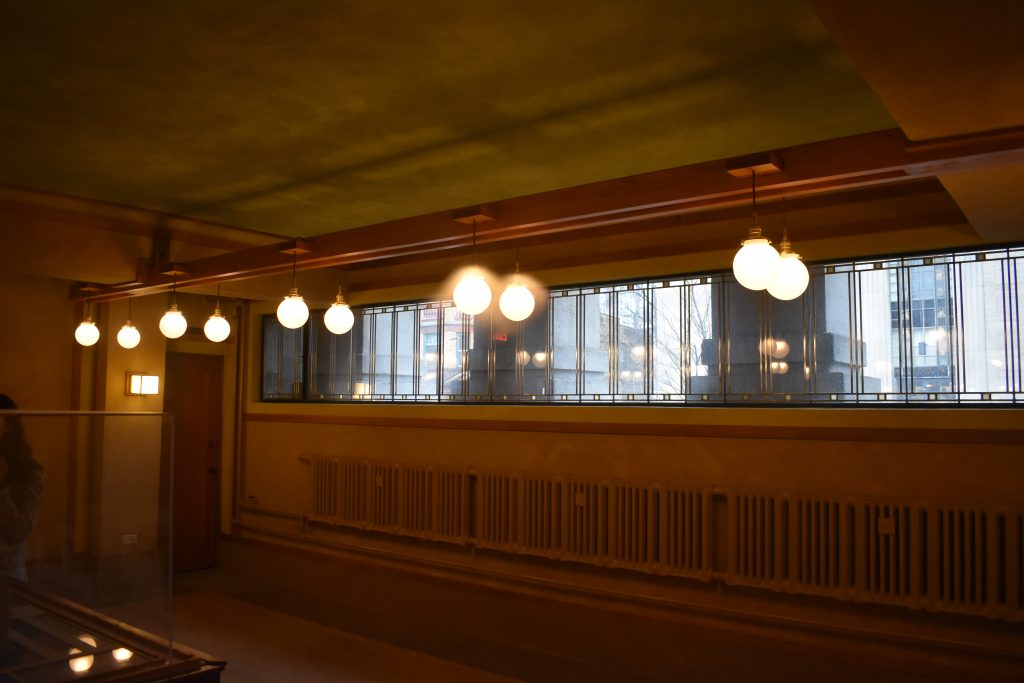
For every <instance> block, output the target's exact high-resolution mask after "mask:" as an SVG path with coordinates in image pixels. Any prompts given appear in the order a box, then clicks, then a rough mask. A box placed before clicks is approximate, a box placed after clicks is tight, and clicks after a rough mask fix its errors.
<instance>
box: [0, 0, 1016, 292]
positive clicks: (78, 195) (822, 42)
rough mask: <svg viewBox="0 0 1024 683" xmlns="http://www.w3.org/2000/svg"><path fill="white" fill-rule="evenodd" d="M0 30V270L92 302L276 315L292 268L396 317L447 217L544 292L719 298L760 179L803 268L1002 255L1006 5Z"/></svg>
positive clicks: (428, 270) (358, 9)
mask: <svg viewBox="0 0 1024 683" xmlns="http://www.w3.org/2000/svg"><path fill="white" fill-rule="evenodd" d="M5 10H6V12H5V17H4V22H3V23H2V24H0V88H2V92H4V103H3V106H2V107H0V145H2V146H3V149H4V154H3V155H0V270H2V271H5V272H15V273H22V274H30V275H42V276H45V277H59V278H64V279H69V280H78V281H82V282H91V283H100V284H102V285H104V286H106V287H108V289H109V291H108V293H109V294H110V296H111V297H112V298H113V297H115V296H126V295H129V294H130V295H140V294H146V293H154V292H158V291H162V289H166V288H168V287H170V286H171V284H172V278H171V277H170V276H168V275H167V274H166V273H167V269H168V266H169V264H170V263H175V264H180V263H184V264H185V266H186V271H184V272H187V273H190V275H187V276H184V278H183V280H184V281H183V282H181V283H179V284H180V285H181V286H182V287H184V288H190V287H191V288H192V290H193V291H205V290H204V287H205V288H206V289H210V288H211V287H213V286H214V283H218V282H223V283H224V285H225V292H231V293H233V295H235V296H238V297H242V298H250V299H258V298H268V297H269V298H276V297H278V296H280V290H281V288H282V287H283V286H285V284H286V282H285V281H286V280H287V279H288V277H289V273H288V272H286V271H290V270H291V265H292V260H291V257H290V256H287V255H286V254H282V253H281V247H282V246H284V245H282V242H284V241H285V240H287V239H289V238H291V237H306V238H310V237H312V238H315V239H314V240H312V241H311V244H312V245H313V247H312V248H313V250H314V251H313V253H312V254H311V255H307V256H311V257H312V258H310V260H309V262H308V263H306V264H305V266H304V265H303V264H302V263H301V259H300V264H299V269H300V270H302V269H303V267H307V268H309V269H310V270H311V271H312V272H308V273H305V276H306V280H305V284H304V286H309V285H311V284H312V285H315V289H316V290H317V291H319V290H323V291H322V292H320V294H323V295H324V296H328V295H330V294H331V293H332V292H333V291H334V289H335V288H336V286H337V283H338V281H339V279H341V280H342V281H344V282H346V283H347V284H348V285H349V286H350V287H351V288H352V289H353V291H355V292H356V294H357V296H360V294H359V292H360V291H361V292H363V294H362V296H365V300H366V301H374V300H397V299H396V297H398V298H399V299H400V298H415V297H420V296H423V295H424V291H425V289H424V288H425V287H428V286H429V287H435V286H437V283H438V282H440V280H441V278H442V277H443V276H444V274H445V273H447V272H449V271H450V270H451V269H452V268H453V267H456V266H458V264H459V263H460V262H461V261H460V259H461V260H464V259H465V258H466V256H467V254H468V253H469V251H468V250H469V246H468V245H469V242H468V239H469V238H468V237H467V234H466V231H467V229H468V226H466V225H460V224H459V223H455V222H453V221H452V218H453V210H455V209H459V208H460V207H473V209H474V211H477V212H480V211H483V210H484V208H487V207H489V208H491V209H493V210H494V213H492V214H491V215H492V216H497V218H496V219H495V220H494V221H492V222H490V223H485V224H484V227H482V229H481V243H482V245H483V246H481V259H482V260H484V261H486V260H487V259H490V260H491V261H492V262H493V263H491V264H490V265H491V266H493V267H498V268H511V267H512V266H511V265H510V264H512V263H513V262H514V259H515V256H516V254H517V253H518V251H519V248H520V247H521V248H522V251H523V255H524V258H528V259H529V262H530V263H531V266H532V269H533V270H534V271H535V272H537V273H538V276H539V277H543V278H546V281H548V282H549V283H554V282H567V281H585V280H588V279H595V278H597V279H600V278H606V277H612V276H615V277H639V276H643V275H657V274H664V273H667V272H696V271H697V270H701V269H722V268H727V267H728V263H729V260H730V258H731V253H732V250H733V249H734V245H735V244H736V241H737V240H738V239H739V236H741V235H742V234H744V232H745V230H746V227H747V223H748V216H749V207H748V201H749V194H748V192H749V184H747V181H745V180H736V179H732V178H730V177H729V176H728V175H727V174H725V173H724V170H725V161H724V160H727V159H729V158H730V157H736V156H738V155H745V154H749V153H752V152H756V151H761V150H778V151H779V153H780V154H781V155H782V158H783V161H784V162H785V163H784V164H783V170H782V172H781V173H779V174H777V175H775V176H772V177H771V178H772V180H768V179H766V180H765V184H764V185H762V187H764V188H765V192H764V193H763V195H762V198H763V199H765V200H766V203H765V206H764V211H763V213H762V215H763V216H764V217H765V228H766V229H767V230H769V232H771V231H775V232H779V231H780V230H781V225H780V224H782V223H784V221H785V220H786V215H787V212H788V213H789V225H790V226H792V227H793V232H794V236H795V237H799V239H800V242H801V244H800V246H799V248H800V250H801V252H802V253H803V254H804V255H805V256H806V257H808V258H809V259H811V260H814V259H831V258H836V257H842V256H854V255H870V254H878V253H892V252H895V251H913V250H920V249H932V248H936V249H938V248H947V247H952V246H967V245H972V244H979V243H988V244H993V243H1002V242H1012V241H1020V240H1022V239H1024V202H1021V201H1020V200H1019V199H1018V194H1019V190H1018V189H1019V188H1020V187H1021V186H1022V183H1024V48H1022V46H1024V3H1020V2H1019V0H990V1H989V2H987V3H986V4H985V11H984V12H979V11H978V10H977V8H976V7H975V6H974V5H973V4H970V3H935V2H933V1H932V0H907V1H906V2H901V3H875V4H871V3H868V4H866V5H865V4H864V3H863V2H861V1H860V0H810V2H798V1H789V0H765V1H763V2H759V3H752V2H749V1H741V0H718V1H716V2H711V1H702V2H697V1H687V2H680V1H679V0H632V1H630V2H625V1H623V0H619V1H617V2H600V1H597V0H589V1H588V0H559V2H550V1H546V2H538V1H536V0H518V1H512V0H488V1H487V2H479V1H476V2H470V1H468V0H447V1H439V2H435V3H424V2H420V1H419V0H391V1H387V0H380V1H375V2H370V1H369V0H361V1H359V2H355V1H348V2H342V1H337V0H335V1H332V2H327V1H324V2H312V1H301V0H300V1H298V2H291V3H272V2H259V1H256V0H249V1H248V2H241V1H240V0H218V1H217V2H213V3H211V2H199V1H198V0H178V2H175V3H138V2H129V1H127V0H90V2H89V3H82V2H79V1H77V0H54V1H51V2H46V3H17V4H14V5H12V6H11V7H8V8H5ZM894 128H898V130H895V131H890V130H889V129H894ZM996 129H1004V130H996ZM1007 130H1008V133H1007ZM901 131H902V132H901ZM993 131H994V132H993ZM1004 133H1007V134H1006V135H1004ZM904 135H905V136H906V137H904ZM849 136H858V137H856V138H852V137H849ZM949 136H961V137H959V138H955V139H954V140H953V147H954V148H955V149H952V148H948V145H946V142H948V141H943V140H939V139H940V138H947V137H949ZM993 136H994V137H993ZM965 138H966V139H965ZM908 140H909V141H910V142H908ZM820 141H824V142H820ZM861 141H863V146H862V145H861ZM880 143H885V144H881V146H879V144H880ZM915 145H917V147H918V149H917V150H916V151H915V149H912V148H913V147H914V146H915ZM993 145H994V146H993ZM921 148H923V149H924V151H923V152H922V151H921ZM949 149H952V151H951V152H950V154H951V155H952V156H950V154H946V155H945V156H943V155H944V154H945V152H944V150H947V151H949ZM816 150H817V151H816ZM929 150H930V151H929ZM921 153H923V154H924V155H925V156H926V157H927V156H928V155H929V154H931V155H932V156H931V157H929V158H931V159H933V160H936V159H945V161H941V162H935V163H936V165H935V166H933V167H929V168H925V167H922V166H920V165H918V167H916V169H914V168H912V167H914V165H915V163H916V161H917V160H919V158H918V157H915V156H914V155H915V154H921ZM894 159H898V161H894ZM893 163H896V164H897V165H898V166H900V167H901V168H902V169H904V171H906V170H907V169H911V170H912V171H913V172H911V173H907V174H903V173H901V172H897V171H893V170H892V169H891V168H890V167H891V165H892V164H893ZM925 166H927V164H925ZM663 169H667V170H663ZM844 169H845V170H844ZM872 169H874V171H872ZM887 169H888V170H887ZM850 171H856V172H863V173H868V175H869V176H870V175H871V173H874V174H875V175H874V176H871V177H875V176H877V177H878V178H882V180H880V181H879V182H882V183H884V186H879V187H878V188H877V192H876V190H874V189H872V188H871V187H870V185H871V183H872V182H874V181H872V180H870V178H868V176H864V178H868V179H866V180H865V179H862V180H857V179H856V178H854V182H852V183H850V182H848V180H849V179H850V178H851V176H850V175H849V173H848V172H850ZM844 173H845V174H847V175H844ZM844 178H845V179H844ZM885 178H887V179H885ZM908 180H909V182H908ZM773 183H774V184H775V187H774V188H773V187H772V184H773ZM800 183H802V184H803V186H804V187H805V188H811V189H809V190H807V191H804V190H802V189H800V187H798V185H799V184H800ZM816 183H817V184H818V189H813V188H814V186H815V184H816ZM567 188H569V189H567ZM858 188H859V189H858ZM773 192H774V193H775V194H774V195H773V194H772V193H773ZM815 193H817V196H814V195H815ZM785 197H788V198H789V199H788V201H789V203H788V204H786V203H785V202H779V201H778V200H779V199H781V198H785ZM773 201H774V202H775V204H776V205H775V206H774V208H773V207H772V202H773ZM688 202H689V203H688ZM670 204H671V207H669V205H670ZM484 205H486V207H485V206H484ZM672 207H674V208H672ZM616 212H620V213H616ZM470 213H473V212H472V211H471V212H470ZM625 213H629V214H630V216H632V217H631V218H629V219H627V218H623V219H622V220H621V221H618V218H617V216H619V215H625ZM630 221H632V222H630ZM542 223H546V226H545V227H543V229H540V230H536V228H537V227H538V226H540V225H541V224H542ZM568 224H576V225H577V228H580V229H579V230H578V232H575V233H573V232H565V233H564V234H562V233H559V231H560V230H562V229H563V226H564V225H568ZM488 233H489V234H488ZM556 233H557V234H556ZM500 240H505V242H504V243H503V244H500V243H497V242H498V241H500ZM488 242H490V243H489V244H488ZM421 244H423V245H428V246H426V247H424V248H423V249H422V250H420V249H419V245H421ZM403 245H404V247H408V248H403ZM428 252H429V253H428ZM400 255H401V256H400ZM303 258H305V257H303ZM331 259H333V260H331ZM254 264H256V265H254ZM638 264H639V265H638ZM326 266H335V268H332V269H328V270H326V271H325V270H323V269H324V268H325V267H326ZM588 268H589V269H588ZM381 283H390V284H388V285H385V284H381ZM381 287H391V290H390V291H381V290H380V289H375V288H381ZM402 287H405V288H406V289H401V291H399V290H400V288H402ZM310 288H311V289H313V288H314V287H310Z"/></svg>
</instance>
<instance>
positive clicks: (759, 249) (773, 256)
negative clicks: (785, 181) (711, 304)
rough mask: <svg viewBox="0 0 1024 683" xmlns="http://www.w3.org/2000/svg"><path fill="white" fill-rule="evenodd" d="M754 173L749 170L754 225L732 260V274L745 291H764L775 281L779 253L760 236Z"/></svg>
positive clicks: (778, 264)
mask: <svg viewBox="0 0 1024 683" xmlns="http://www.w3.org/2000/svg"><path fill="white" fill-rule="evenodd" d="M756 177H757V176H756V172H755V171H754V169H750V185H751V198H752V202H753V212H754V224H753V226H751V228H750V234H749V236H748V238H747V239H745V240H743V245H742V246H741V247H740V250H739V251H738V252H736V256H734V257H733V259H732V274H733V275H734V276H735V277H736V281H737V282H739V283H740V284H741V285H743V286H744V287H746V288H747V289H752V290H754V291H759V290H762V289H766V288H767V287H768V285H770V284H771V283H772V282H774V281H775V275H776V273H778V270H779V266H780V258H779V252H777V251H775V247H773V246H772V243H771V242H770V241H769V240H768V239H766V238H764V237H762V236H761V228H760V226H758V225H757V182H756Z"/></svg>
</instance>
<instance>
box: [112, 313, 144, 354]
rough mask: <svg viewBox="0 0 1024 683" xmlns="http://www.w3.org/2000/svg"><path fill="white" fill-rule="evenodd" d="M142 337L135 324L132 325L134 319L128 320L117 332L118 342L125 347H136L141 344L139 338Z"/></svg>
mask: <svg viewBox="0 0 1024 683" xmlns="http://www.w3.org/2000/svg"><path fill="white" fill-rule="evenodd" d="M141 339H142V335H141V334H139V331H138V330H137V329H135V325H132V321H130V320H129V321H127V322H125V324H124V325H123V326H122V327H121V329H120V330H118V332H117V343H118V344H120V345H121V347H122V348H125V349H134V348H135V347H136V346H138V345H139V340H141Z"/></svg>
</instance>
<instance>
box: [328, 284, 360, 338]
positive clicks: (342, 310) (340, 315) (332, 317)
mask: <svg viewBox="0 0 1024 683" xmlns="http://www.w3.org/2000/svg"><path fill="white" fill-rule="evenodd" d="M355 322H356V317H355V316H354V315H352V309H351V308H349V305H348V304H347V303H345V297H343V296H342V295H341V287H338V296H337V297H335V299H334V303H333V304H331V307H330V308H328V309H327V312H326V313H324V326H325V327H326V328H327V329H328V330H329V331H330V332H332V333H334V334H345V333H346V332H348V331H349V330H351V329H352V325H353V324H355Z"/></svg>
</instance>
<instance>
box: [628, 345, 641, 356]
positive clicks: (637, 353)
mask: <svg viewBox="0 0 1024 683" xmlns="http://www.w3.org/2000/svg"><path fill="white" fill-rule="evenodd" d="M629 353H630V355H631V356H633V358H643V357H644V347H643V344H637V345H636V346H634V347H633V348H631V349H630V350H629Z"/></svg>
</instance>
